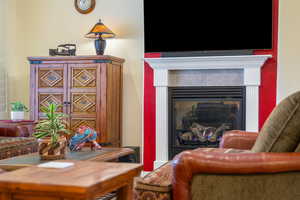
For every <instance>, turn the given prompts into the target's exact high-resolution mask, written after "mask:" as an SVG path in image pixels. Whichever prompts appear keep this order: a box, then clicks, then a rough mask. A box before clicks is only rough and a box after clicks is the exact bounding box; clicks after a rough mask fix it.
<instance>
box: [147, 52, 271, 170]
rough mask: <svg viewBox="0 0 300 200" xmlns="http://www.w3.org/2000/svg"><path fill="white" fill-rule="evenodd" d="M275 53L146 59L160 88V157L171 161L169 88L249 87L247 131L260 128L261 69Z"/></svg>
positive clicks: (247, 94) (157, 144) (246, 96)
mask: <svg viewBox="0 0 300 200" xmlns="http://www.w3.org/2000/svg"><path fill="white" fill-rule="evenodd" d="M271 57H272V56H271V55H245V56H207V57H162V58H145V61H146V62H147V63H148V64H149V65H150V67H152V68H153V69H154V86H155V90H156V158H155V159H156V160H155V162H154V168H157V167H159V166H161V165H162V164H164V163H166V162H167V161H168V160H169V150H168V147H169V142H170V141H169V137H168V130H169V126H168V122H169V116H168V112H169V88H170V87H190V86H192V87H194V86H199V87H200V86H243V87H245V93H246V94H245V98H246V105H245V110H246V113H245V130H246V131H258V113H259V86H260V73H261V70H260V68H261V67H262V66H263V64H264V63H265V62H266V60H267V59H268V58H271Z"/></svg>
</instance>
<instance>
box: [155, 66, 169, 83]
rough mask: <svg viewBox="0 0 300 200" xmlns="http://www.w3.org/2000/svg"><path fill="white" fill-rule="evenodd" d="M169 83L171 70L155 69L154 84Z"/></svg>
mask: <svg viewBox="0 0 300 200" xmlns="http://www.w3.org/2000/svg"><path fill="white" fill-rule="evenodd" d="M168 85H169V70H166V69H157V70H154V86H155V87H157V86H165V87H168Z"/></svg>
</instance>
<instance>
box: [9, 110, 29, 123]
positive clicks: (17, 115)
mask: <svg viewBox="0 0 300 200" xmlns="http://www.w3.org/2000/svg"><path fill="white" fill-rule="evenodd" d="M24 115H25V114H24V111H18V112H15V111H11V112H10V118H11V120H12V121H22V120H24Z"/></svg>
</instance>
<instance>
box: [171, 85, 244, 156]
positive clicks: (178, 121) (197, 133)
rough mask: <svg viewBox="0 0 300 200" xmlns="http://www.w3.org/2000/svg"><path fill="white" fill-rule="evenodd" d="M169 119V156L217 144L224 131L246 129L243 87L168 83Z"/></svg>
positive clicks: (216, 145)
mask: <svg viewBox="0 0 300 200" xmlns="http://www.w3.org/2000/svg"><path fill="white" fill-rule="evenodd" d="M169 119H170V120H169V141H170V142H169V159H172V158H173V157H174V156H175V155H176V154H178V153H180V152H182V151H184V150H188V149H195V148H198V147H206V148H207V147H218V146H219V142H220V140H221V138H222V136H223V133H224V132H225V131H228V130H235V129H238V130H245V87H244V86H240V87H230V86H225V87H210V86H207V87H170V88H169Z"/></svg>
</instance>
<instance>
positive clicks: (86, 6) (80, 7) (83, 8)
mask: <svg viewBox="0 0 300 200" xmlns="http://www.w3.org/2000/svg"><path fill="white" fill-rule="evenodd" d="M95 4H96V2H95V0H75V8H76V10H77V11H78V12H80V13H82V14H87V13H90V12H91V11H92V10H94V8H95Z"/></svg>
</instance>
